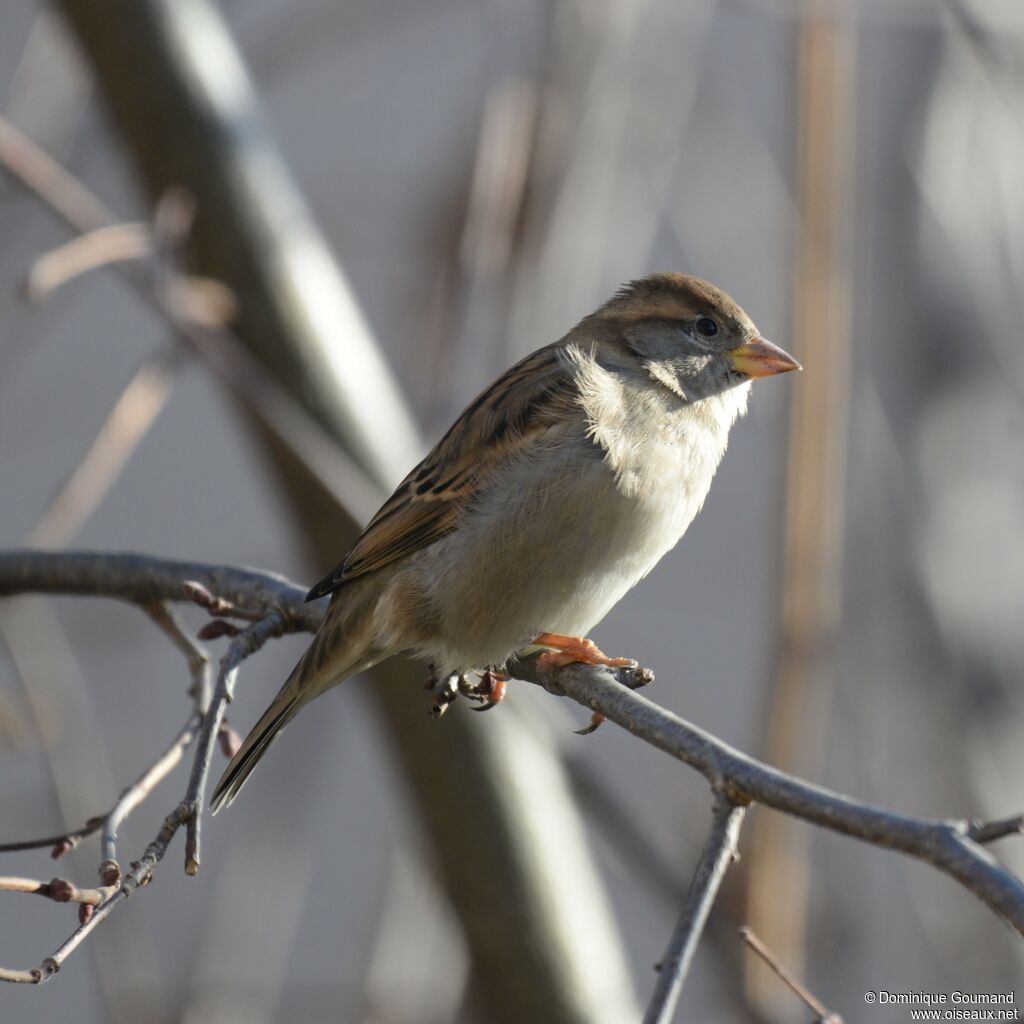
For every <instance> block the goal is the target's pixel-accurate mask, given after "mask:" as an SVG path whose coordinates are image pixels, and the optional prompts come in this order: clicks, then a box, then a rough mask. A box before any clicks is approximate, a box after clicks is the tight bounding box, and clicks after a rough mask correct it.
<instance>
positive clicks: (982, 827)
mask: <svg viewBox="0 0 1024 1024" xmlns="http://www.w3.org/2000/svg"><path fill="white" fill-rule="evenodd" d="M27 592H31V593H48V594H68V595H91V596H104V597H111V598H117V599H121V600H125V601H129V602H132V603H134V604H137V605H140V606H142V607H143V608H144V609H147V610H149V613H150V614H151V615H153V614H154V612H153V609H154V608H156V607H160V606H161V604H162V603H164V602H192V603H197V604H199V605H200V606H202V607H204V608H205V609H206V610H207V611H209V612H210V613H211V614H222V615H231V616H233V617H237V618H240V619H252V620H254V621H252V622H251V624H250V625H248V626H247V627H246V628H245V629H244V630H241V631H238V632H237V633H236V635H235V636H234V638H233V640H232V642H231V644H230V646H229V648H228V651H227V653H226V654H225V655H224V657H223V658H222V659H221V662H220V666H219V669H218V676H217V681H216V684H215V686H214V690H213V695H212V698H211V699H210V700H209V702H208V703H207V705H206V706H205V707H204V710H203V716H202V728H201V733H200V737H199V741H198V745H197V753H196V756H195V760H194V762H193V768H192V773H191V776H190V779H189V785H188V790H187V792H186V794H185V798H184V800H183V801H182V802H181V803H180V804H179V805H178V806H177V807H176V808H175V809H174V811H172V812H171V814H169V815H168V816H167V818H166V819H165V820H164V824H163V827H162V828H161V830H160V832H159V834H158V835H157V837H156V839H154V841H153V842H152V843H151V844H150V845H149V846H148V847H147V849H146V851H145V853H144V854H143V856H142V858H140V860H139V861H137V862H135V863H134V864H133V865H132V870H131V871H130V872H129V873H128V874H126V875H125V876H124V878H123V879H122V880H121V883H120V886H119V887H118V888H117V890H116V891H115V892H113V894H112V895H111V896H110V897H109V898H107V899H106V900H105V901H104V902H103V903H101V904H100V905H99V906H98V907H97V908H96V911H95V913H94V914H93V915H92V917H91V918H90V919H89V920H88V921H86V922H85V923H83V924H82V925H81V927H79V929H78V930H77V931H76V932H75V933H74V934H73V935H72V936H71V937H70V938H69V939H68V941H67V942H66V943H65V944H64V945H63V946H62V947H60V949H58V950H57V951H56V952H55V953H54V954H53V956H52V957H50V958H48V959H47V960H46V961H44V962H43V964H42V965H41V966H40V967H39V968H34V969H33V970H31V971H28V972H23V971H21V972H19V971H7V970H3V971H0V980H10V981H30V982H40V981H44V980H46V978H47V977H49V976H50V975H52V974H53V973H54V972H55V971H56V970H57V969H58V968H59V967H60V965H61V963H62V962H63V960H64V959H66V957H67V956H68V955H69V954H70V953H71V952H72V951H73V950H74V949H75V948H77V946H78V945H79V944H80V943H81V941H82V940H83V939H84V938H85V937H86V936H87V935H88V934H89V932H90V931H91V930H92V929H93V928H95V927H96V926H97V925H98V924H99V922H100V921H102V920H103V919H105V918H106V916H108V915H109V914H110V912H111V911H112V910H113V908H114V907H115V906H116V905H117V904H118V903H119V902H120V901H122V900H123V899H125V898H126V897H127V896H128V895H130V894H131V893H132V892H134V891H135V890H136V889H137V888H139V887H140V886H142V885H144V884H146V882H148V881H149V879H150V877H151V875H152V872H153V868H154V867H155V866H156V864H157V863H159V861H160V860H161V859H162V857H163V855H164V853H165V852H166V850H167V847H168V845H169V844H170V842H171V840H172V839H173V837H174V835H175V833H176V832H177V830H178V829H179V828H180V827H181V826H182V825H185V826H186V830H187V832H188V838H187V841H186V871H187V872H188V873H190V874H193V873H195V871H196V870H198V866H199V829H198V821H199V818H200V815H201V812H202V808H203V801H204V794H203V791H204V789H205V784H206V777H207V774H208V772H209V767H210V760H211V757H212V751H213V746H214V744H215V743H216V742H217V737H218V733H219V730H220V725H221V721H222V718H223V713H224V707H225V706H226V704H227V702H228V700H230V696H231V690H232V686H233V684H234V680H235V677H236V675H237V671H238V667H239V665H240V664H241V662H242V661H243V660H244V659H245V658H247V657H248V656H249V655H251V654H253V653H255V652H256V651H258V650H259V649H260V647H262V646H263V644H264V643H265V642H266V641H267V640H268V639H270V638H271V637H275V636H281V635H284V634H285V633H291V632H302V631H308V632H311V631H313V630H315V629H316V627H317V625H318V624H319V622H320V620H321V617H322V615H323V611H324V602H319V603H317V604H311V605H307V604H305V603H304V596H305V595H304V591H303V590H302V589H301V588H299V587H296V586H295V585H293V584H291V583H290V582H288V581H287V580H285V579H283V578H282V577H280V576H276V575H272V574H269V573H261V572H257V571H255V570H249V569H238V568H233V567H230V566H218V565H206V564H202V563H195V562H176V561H169V560H163V559H157V558H147V557H144V556H142V555H126V554H121V555H114V554H90V553H66V554H65V553H57V554H51V553H48V552H33V551H11V552H0V596H11V595H14V594H21V593H27ZM165 611H166V610H165ZM155 614H156V617H157V619H158V621H159V620H160V617H161V615H162V614H163V613H161V612H156V613H155ZM167 621H169V622H171V623H173V621H174V620H173V619H168V620H167ZM176 629H177V627H176V625H174V626H172V627H170V628H167V629H165V632H167V633H168V635H169V636H170V637H171V638H172V640H174V641H175V642H176V643H177V644H178V646H179V647H182V649H183V650H184V651H185V653H186V654H187V655H190V652H191V653H194V652H193V646H194V645H192V642H191V641H190V640H188V639H187V638H185V637H184V636H183V635H182V636H180V637H177V636H176V633H175V630H176ZM178 632H179V633H180V630H178ZM190 661H191V662H192V663H193V672H195V659H194V658H192V657H191V656H190ZM510 671H511V672H512V674H514V675H515V676H516V677H518V678H520V679H524V680H526V681H529V682H533V683H536V684H538V685H540V686H542V687H544V688H545V689H546V690H548V691H549V692H551V693H553V694H557V695H561V696H568V697H571V698H572V699H573V700H575V701H577V702H578V703H580V704H582V705H584V706H585V707H588V708H591V709H592V710H593V711H596V712H599V713H600V714H602V715H604V716H605V717H606V718H608V719H610V720H611V721H613V722H616V723H617V724H618V725H620V726H622V727H623V728H624V729H626V730H628V731H629V732H631V733H632V734H633V735H635V736H637V737H638V738H640V739H642V740H644V741H645V742H647V743H649V744H651V745H652V746H654V747H657V748H658V749H659V750H663V751H665V752H666V753H669V754H671V755H672V756H673V757H675V758H677V759H678V760H681V761H683V762H684V763H685V764H687V765H689V766H690V767H692V768H695V769H696V770H697V771H699V772H700V773H701V774H702V775H704V777H705V778H706V779H707V780H708V782H709V783H710V785H711V788H712V791H713V792H714V793H715V794H716V801H717V803H716V809H715V817H714V823H713V826H712V829H711V832H710V834H709V838H708V842H707V844H706V846H705V850H704V854H703V856H702V858H701V862H700V866H699V868H698V871H697V874H696V875H695V877H694V881H693V883H692V884H691V887H690V893H689V896H688V899H687V906H686V908H685V910H684V913H683V916H682V918H681V920H680V924H679V926H678V928H677V930H676V933H675V935H674V936H673V941H672V943H671V945H670V947H669V953H668V954H667V957H666V967H665V969H664V971H663V975H662V980H660V981H659V984H658V994H656V996H655V999H654V1001H652V1003H651V1009H650V1011H649V1014H654V1016H649V1017H648V1020H649V1021H663V1020H667V1019H668V1018H667V1016H666V1014H668V1013H670V1010H671V1006H672V1005H674V1001H675V999H676V998H677V997H678V992H679V989H680V988H681V986H682V982H683V980H684V978H685V974H686V970H687V967H688V965H689V961H690V958H691V957H692V953H693V949H694V947H695V944H696V942H697V940H698V939H699V935H700V932H701V930H702V928H703V925H704V921H705V920H706V918H707V914H708V911H709V909H710V906H711V903H712V902H713V900H714V896H715V893H716V892H717V889H718V886H719V884H720V882H721V877H722V874H723V873H724V870H725V868H726V867H727V865H728V862H729V858H730V857H731V855H732V853H733V851H734V849H735V844H736V837H737V835H738V831H739V826H740V822H741V820H742V816H743V808H744V807H745V806H746V805H747V804H750V803H755V802H756V803H760V804H764V805H765V806H767V807H771V808H773V809H775V810H778V811H781V812H783V813H786V814H790V815H793V816H795V817H798V818H802V819H804V820H805V821H808V822H810V823H812V824H814V825H818V826H820V827H823V828H827V829H829V830H831V831H833V832H839V833H841V834H843V835H848V836H852V837H855V838H858V839H861V840H864V841H865V842H869V843H872V844H874V845H876V846H880V847H884V848H887V849H893V850H898V851H900V852H902V853H905V854H908V855H910V856H912V857H915V858H917V859H919V860H922V861H924V862H926V863H928V864H931V865H933V866H934V867H936V868H938V869H939V870H941V871H943V872H945V873H946V874H948V875H950V876H951V877H952V878H954V879H956V880H957V881H958V882H960V884H961V885H963V886H964V887H965V888H966V889H968V890H969V891H970V892H972V893H974V895H976V896H977V897H978V898H979V899H980V900H981V901H982V902H984V903H985V904H986V905H987V906H988V907H990V908H991V909H992V910H993V911H995V912H996V913H997V914H999V915H1000V916H1001V917H1003V918H1004V919H1006V920H1007V921H1008V922H1010V923H1011V924H1012V925H1013V927H1014V928H1016V930H1017V931H1018V932H1020V933H1022V934H1024V884H1022V883H1021V881H1020V880H1019V879H1018V878H1016V877H1015V876H1014V875H1013V874H1012V873H1011V872H1009V871H1008V870H1007V869H1006V868H1004V867H1003V866H1002V865H1001V864H999V863H998V862H997V861H996V860H995V858H994V857H993V856H992V855H991V854H990V853H989V852H988V851H987V850H986V849H985V848H984V847H983V846H982V845H980V844H981V842H982V841H989V840H992V839H995V838H1000V837H1002V836H1006V835H1010V834H1014V833H1016V832H1017V831H1018V830H1019V828H1020V817H1019V816H1017V817H1013V818H1006V819H1002V820H1000V821H996V822H992V823H989V824H985V823H979V822H969V821H965V820H959V819H945V820H938V819H922V818H913V817H910V816H907V815H901V814H895V813H893V812H891V811H886V810H883V809H882V808H879V807H874V806H871V805H870V804H865V803H861V802H860V801H857V800H853V799H851V798H850V797H847V796H844V795H842V794H839V793H835V792H832V791H831V790H828V789H825V788H823V787H821V786H816V785H814V784H812V783H809V782H805V781H803V780H801V779H797V778H794V777H793V776H791V775H787V774H786V773H784V772H781V771H778V770H777V769H774V768H772V767H770V766H768V765H765V764H762V763H761V762H759V761H756V760H755V759H753V758H751V757H748V756H747V755H745V754H743V753H741V752H740V751H738V750H735V749H734V748H732V747H730V746H729V745H728V744H726V743H724V742H722V741H721V740H719V739H718V738H716V737H715V736H712V735H711V734H709V733H706V732H704V731H703V730H701V729H698V728H697V727H696V726H693V725H690V724H689V723H688V722H685V721H683V720H682V719H680V718H677V717H676V716H675V715H673V714H671V713H670V712H668V711H666V710H665V709H664V708H660V707H658V706H657V705H656V704H654V703H652V702H651V701H649V700H647V699H646V698H645V697H643V696H641V695H640V694H639V693H636V692H635V689H634V688H635V687H636V686H638V685H643V684H645V683H647V682H649V681H650V678H651V676H650V673H649V671H647V670H645V669H639V668H633V669H619V670H616V671H615V672H613V671H610V670H609V669H606V668H603V667H597V666H591V665H580V664H574V665H567V666H564V667H561V668H545V667H543V666H540V665H538V660H537V656H536V655H533V656H530V657H526V658H523V659H521V660H517V661H514V662H513V663H512V664H511V665H510ZM199 689H204V688H203V687H200V688H199ZM195 690H196V684H195V682H193V691H195ZM198 699H200V700H205V698H204V697H200V698H198ZM190 721H191V719H190ZM168 753H170V752H168ZM164 756H165V757H166V756H167V755H166V754H165V755H164ZM151 771H152V770H151ZM147 778H149V774H148V773H147V775H145V776H143V779H142V780H140V783H141V782H142V781H143V780H145V779H147ZM136 785H139V783H137V784H136ZM136 802H138V801H136ZM115 806H116V805H115ZM101 824H102V820H101ZM86 828H87V829H89V828H90V826H87V827H86ZM93 830H94V831H95V830H98V826H97V829H93ZM86 834H89V833H88V831H82V830H79V831H78V832H75V833H67V834H65V835H64V836H58V837H51V838H50V839H48V840H46V841H45V842H44V841H37V842H36V843H34V844H33V845H37V846H41V845H52V844H53V842H54V838H56V840H57V841H58V843H60V842H71V840H72V837H75V836H77V837H79V838H80V837H81V836H83V835H86ZM12 848H25V844H15V845H14V846H11V847H8V849H12Z"/></svg>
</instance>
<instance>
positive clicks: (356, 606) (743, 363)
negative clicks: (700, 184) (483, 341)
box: [212, 273, 801, 813]
mask: <svg viewBox="0 0 1024 1024" xmlns="http://www.w3.org/2000/svg"><path fill="white" fill-rule="evenodd" d="M800 368H801V367H800V364H799V363H797V361H796V360H795V359H793V357H792V356H790V355H788V354H787V353H786V352H784V351H783V350H782V349H781V348H779V347H777V346H776V345H773V344H772V343H771V342H769V341H766V340H765V339H764V338H762V337H761V335H760V334H759V332H758V330H757V328H756V327H755V326H754V323H753V321H752V320H751V319H750V317H749V316H747V314H746V313H745V312H744V311H743V310H742V309H741V308H740V307H739V306H738V305H737V304H736V303H735V302H734V301H733V300H732V299H731V298H730V297H729V296H728V295H726V294H725V292H723V291H721V290H720V289H718V288H716V287H715V286H714V285H712V284H709V283H708V282H707V281H703V280H701V279H700V278H697V277H690V276H686V275H683V274H676V273H660V274H653V275H651V276H649V277H645V278H643V279H642V280H638V281H633V282H631V283H629V284H626V285H624V286H623V287H622V288H621V289H620V290H619V291H618V292H617V293H616V294H615V295H614V296H613V297H612V298H611V299H610V300H609V301H607V302H606V303H604V305H602V306H600V307H599V308H598V309H597V310H596V311H595V312H594V313H591V314H590V315H589V316H586V317H584V318H583V319H582V320H581V321H580V322H579V323H578V324H577V325H576V326H575V327H574V328H573V329H572V330H571V331H569V333H568V334H566V335H565V337H563V338H562V339H561V340H560V341H557V342H555V343H554V344H552V345H548V346H546V347H545V348H541V349H538V350H537V351H536V352H534V353H533V354H532V355H529V356H527V357H526V358H525V359H523V360H522V361H521V362H519V363H517V364H516V365H515V366H513V367H512V368H511V369H510V370H507V371H506V372H505V373H504V374H503V375H502V376H500V377H499V378H498V379H497V380H496V381H495V382H494V383H493V384H492V385H491V386H490V387H489V388H487V390H486V391H484V392H483V393H482V394H481V395H479V396H478V397H477V398H476V399H474V400H473V402H472V403H470V405H469V406H468V407H467V408H466V409H465V411H464V412H463V413H462V414H461V415H460V416H459V418H458V419H457V420H456V421H455V423H454V424H453V425H452V427H451V428H450V429H449V431H448V432H447V433H446V434H445V435H444V437H442V438H441V440H440V441H439V442H438V443H437V445H436V446H435V447H434V449H433V450H432V451H431V452H430V453H429V454H428V455H427V457H426V458H425V459H424V460H423V461H422V462H421V463H420V464H419V465H418V466H416V468H415V469H413V470H412V472H411V473H410V474H409V475H408V476H407V477H406V478H405V479H404V480H403V481H402V483H401V484H400V485H399V487H398V489H397V490H396V491H395V493H394V494H393V495H392V496H391V497H390V498H389V499H388V501H387V502H386V503H385V504H384V505H383V507H382V508H381V509H380V511H378V512H377V514H376V515H375V516H374V517H373V519H372V520H371V521H370V523H369V525H368V526H367V527H366V529H365V530H364V531H363V533H362V534H361V536H360V537H359V539H358V540H357V541H356V543H355V546H354V547H353V548H352V550H351V551H350V552H349V553H348V556H347V557H346V558H345V560H344V561H343V562H342V563H341V565H340V566H339V567H338V568H337V569H335V571H334V572H332V573H331V574H330V575H329V576H327V577H325V578H324V579H323V580H321V581H320V582H319V583H317V585H316V586H315V587H313V588H312V590H310V591H309V594H308V595H307V598H306V599H307V600H308V601H313V600H317V599H319V598H322V597H324V596H326V595H328V594H329V595H331V601H330V606H329V608H328V610H327V614H326V617H325V618H324V620H323V623H322V625H321V626H320V628H319V630H318V631H317V633H316V635H315V637H314V639H313V641H312V643H311V644H310V646H309V648H308V649H307V650H306V652H305V654H303V656H302V658H301V659H300V661H299V663H298V664H297V665H296V666H295V669H294V670H293V671H292V673H291V675H290V676H289V677H288V680H287V681H286V682H285V684H284V686H283V687H282V688H281V690H280V692H279V693H278V695H277V696H276V697H275V698H274V700H273V702H272V703H271V705H270V707H269V708H268V709H267V710H266V712H265V713H264V715H263V716H262V717H261V718H260V720H259V721H258V722H257V723H256V725H255V726H254V727H253V729H252V731H251V732H250V733H249V735H248V736H247V737H246V739H245V740H244V742H243V743H242V745H241V747H240V748H239V749H238V752H237V753H236V754H235V756H234V757H233V758H232V759H231V762H230V763H229V765H228V766H227V768H226V769H225V771H224V774H223V776H222V777H221V779H220V781H219V782H218V784H217V787H216V789H215V791H214V794H213V798H212V808H213V811H214V813H216V812H217V811H218V810H219V809H220V808H221V807H224V806H226V805H228V804H230V803H231V801H232V800H234V798H235V797H236V796H237V795H238V792H239V790H240V789H241V788H242V786H243V785H244V783H245V781H246V779H247V778H248V777H249V774H250V773H251V772H252V770H253V768H254V767H255V766H256V764H257V763H258V762H259V760H260V759H261V758H262V757H263V755H264V754H265V753H266V750H267V748H268V747H269V746H270V744H271V743H272V742H273V740H274V739H275V738H276V737H277V736H278V735H279V734H280V732H281V730H282V729H283V728H284V727H285V726H286V725H287V724H288V723H289V722H290V721H291V720H292V718H294V717H295V715H296V714H297V713H298V712H299V711H300V710H301V709H302V708H303V707H304V706H305V705H306V704H308V703H309V702H310V701H311V700H313V699H314V698H315V697H318V696H319V695H320V694H322V693H324V692H325V691H326V690H328V689H330V688H331V687H333V686H335V685H336V684H337V683H340V682H341V681H342V680H344V679H345V678H347V677H348V676H351V675H354V674H356V673H358V672H363V671H365V670H366V669H369V668H370V667H372V666H373V665H376V664H377V663H378V662H380V661H382V660H384V659H385V658H388V657H391V656H392V655H395V654H399V653H407V654H411V655H412V656H414V657H418V658H422V659H424V660H426V661H428V662H429V663H430V664H431V666H432V667H433V669H434V671H435V673H436V675H437V678H439V679H447V678H452V677H457V678H460V679H463V678H465V677H467V675H468V674H469V673H471V672H484V673H486V674H487V675H491V674H492V673H494V674H495V676H494V677H495V678H497V679H499V680H500V679H502V677H501V676H500V675H497V673H500V671H501V669H502V668H503V666H504V665H505V663H506V662H507V661H508V660H509V658H511V657H512V656H513V655H515V654H517V653H520V652H522V651H523V650H524V649H529V648H531V647H533V648H537V647H540V648H544V649H546V653H545V654H544V655H542V657H543V658H548V659H551V660H552V661H553V662H554V663H555V664H567V663H569V662H572V661H583V662H587V663H591V664H605V665H622V664H633V663H632V662H631V661H630V659H623V658H609V657H606V656H605V655H604V654H603V653H602V652H601V651H600V650H599V649H598V648H597V647H596V646H595V645H594V644H593V643H592V642H591V641H590V640H587V639H585V635H586V634H587V633H588V632H589V631H590V630H591V629H592V628H593V627H594V626H595V625H596V624H597V623H598V622H600V621H601V619H602V618H604V616H605V615H606V614H607V613H608V611H609V610H610V609H611V608H612V607H613V605H615V603H616V602H617V601H618V600H619V599H620V598H621V597H622V596H623V595H624V594H625V593H626V592H627V591H628V590H629V589H630V588H631V587H632V586H633V585H634V584H636V583H637V582H638V581H639V580H641V579H642V578H643V577H644V576H646V575H647V573H649V572H650V571H651V569H653V568H654V566H655V565H656V564H657V563H658V561H659V560H660V559H661V557H662V556H663V555H664V554H665V553H666V552H667V551H669V550H670V549H671V548H672V547H674V546H675V544H676V543H677V542H678V541H679V539H680V538H681V537H682V536H683V534H684V533H685V532H686V529H687V527H688V526H689V525H690V523H691V522H692V521H693V519H694V517H695V516H696V515H697V513H698V512H699V511H700V508H701V506H702V505H703V504H704V499H705V498H706V497H707V494H708V489H709V488H710V486H711V480H712V478H713V477H714V475H715V470H716V469H717V468H718V464H719V462H720V460H721V458H722V456H723V454H724V453H725V448H726V444H727V442H728V439H729V431H730V429H731V428H732V425H733V424H734V423H735V422H736V420H737V418H738V417H740V416H741V415H742V414H743V413H744V412H745V410H746V407H747V398H748V393H749V390H750V384H751V381H752V380H754V379H756V378H758V377H767V376H770V375H772V374H778V373H785V372H786V371H788V370H798V369H800Z"/></svg>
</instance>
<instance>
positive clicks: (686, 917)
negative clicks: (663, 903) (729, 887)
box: [644, 796, 746, 1024]
mask: <svg viewBox="0 0 1024 1024" xmlns="http://www.w3.org/2000/svg"><path fill="white" fill-rule="evenodd" d="M745 813H746V807H744V806H742V805H737V804H734V803H732V802H731V800H729V799H728V798H726V797H723V796H718V797H716V799H715V806H714V810H713V811H712V819H711V829H710V830H709V832H708V837H707V840H706V841H705V843H704V850H703V852H702V853H701V856H700V862H699V863H698V864H697V870H696V871H695V872H694V875H693V880H692V881H691V882H690V891H689V893H688V894H687V897H686V905H685V906H684V907H683V913H682V915H681V916H680V918H679V923H678V924H677V925H676V928H675V931H674V932H673V933H672V937H671V939H669V944H668V949H666V950H665V956H664V957H663V958H662V960H661V963H660V964H658V981H657V984H656V985H655V986H654V994H653V995H652V996H651V1001H650V1004H649V1005H648V1007H647V1012H646V1013H645V1014H644V1024H668V1022H669V1021H671V1020H672V1015H673V1014H674V1013H675V1008H676V1004H677V1003H678V1002H679V995H680V993H681V992H682V990H683V983H684V982H685V981H686V975H687V973H688V972H689V970H690V964H691V963H692V962H693V954H694V953H695V952H696V951H697V944H698V943H699V942H700V937H701V933H702V932H703V931H704V925H705V923H706V922H707V919H708V914H710V913H711V906H712V904H713V903H714V902H715V897H716V896H717V895H718V890H719V888H721V885H722V880H723V879H724V878H725V872H726V870H727V869H728V867H729V865H730V864H731V863H732V860H733V858H734V857H735V856H736V844H737V842H738V841H739V837H740V826H741V825H742V824H743V815H744V814H745Z"/></svg>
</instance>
